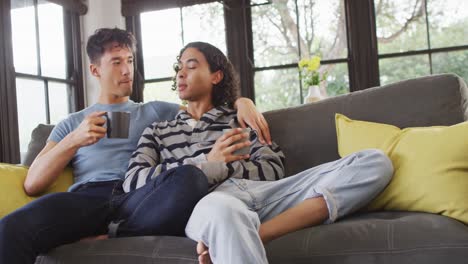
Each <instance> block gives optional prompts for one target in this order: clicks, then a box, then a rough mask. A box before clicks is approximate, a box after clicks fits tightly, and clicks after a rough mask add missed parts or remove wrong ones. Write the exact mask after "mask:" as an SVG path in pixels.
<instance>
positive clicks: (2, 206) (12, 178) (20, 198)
mask: <svg viewBox="0 0 468 264" xmlns="http://www.w3.org/2000/svg"><path fill="white" fill-rule="evenodd" d="M27 173H28V167H26V166H21V165H13V164H6V163H0V218H2V217H3V216H5V215H7V214H9V213H10V212H12V211H14V210H16V209H17V208H19V207H22V206H24V205H26V204H27V203H29V202H31V201H33V200H35V199H37V198H38V197H40V196H34V197H33V196H28V195H27V194H26V193H25V192H24V189H23V183H24V180H25V178H26V175H27ZM72 183H73V171H72V169H71V168H68V167H67V168H66V169H65V170H64V171H63V172H62V173H61V174H60V176H59V178H58V179H57V181H56V182H55V183H54V184H52V186H51V187H50V188H49V189H48V190H47V191H45V192H44V193H43V194H42V195H44V194H48V193H54V192H64V191H67V189H68V187H69V186H70V185H71V184H72Z"/></svg>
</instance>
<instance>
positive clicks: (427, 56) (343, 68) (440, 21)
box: [122, 0, 468, 111]
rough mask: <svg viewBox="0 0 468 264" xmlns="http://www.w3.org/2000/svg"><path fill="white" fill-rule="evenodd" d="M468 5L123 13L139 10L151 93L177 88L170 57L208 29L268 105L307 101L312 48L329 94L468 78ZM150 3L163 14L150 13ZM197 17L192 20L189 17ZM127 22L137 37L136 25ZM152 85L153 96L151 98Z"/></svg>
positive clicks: (137, 6)
mask: <svg viewBox="0 0 468 264" xmlns="http://www.w3.org/2000/svg"><path fill="white" fill-rule="evenodd" d="M465 2H466V0H408V1H406V0H361V1H351V0H348V1H346V0H233V1H215V0H193V1H171V0H161V1H157V2H156V1H152V0H123V1H122V3H123V4H122V10H123V13H124V15H125V16H126V17H127V25H128V21H134V20H135V19H137V18H138V19H139V18H140V17H141V31H143V32H142V33H141V35H142V36H143V41H142V42H143V53H144V54H143V56H142V57H143V61H144V66H145V69H144V70H145V78H146V80H145V82H146V89H145V100H153V99H158V98H160V99H161V100H164V98H167V97H165V96H164V93H163V91H161V90H164V92H165V91H168V90H169V89H168V87H169V86H170V85H171V77H172V75H173V74H172V73H171V69H172V63H173V62H174V60H173V59H172V58H174V57H175V56H176V54H177V51H178V50H179V49H180V47H182V46H183V43H187V42H188V41H187V38H190V37H188V33H194V32H195V33H196V34H204V33H206V32H209V34H204V35H203V36H202V37H200V39H201V40H206V41H208V42H211V43H213V44H215V45H218V46H219V47H222V48H225V51H227V54H228V56H229V58H230V60H231V61H232V62H233V64H234V66H235V67H236V68H237V70H238V71H239V72H240V73H241V84H242V87H241V91H242V92H243V96H249V97H251V98H254V99H255V102H256V104H257V106H258V107H259V108H260V109H261V110H262V111H267V110H272V109H279V108H284V107H289V106H294V105H299V104H301V103H302V102H303V101H304V96H305V95H306V90H307V88H308V87H303V85H302V83H301V81H300V73H299V71H298V68H297V63H298V61H299V60H300V59H302V58H305V57H309V56H312V55H319V56H321V58H322V67H321V68H320V70H321V71H327V72H328V77H327V79H326V82H325V84H324V85H323V87H321V92H322V95H324V96H328V97H331V96H336V95H340V94H344V93H347V92H350V91H357V90H362V89H366V88H369V87H374V86H378V85H381V84H386V83H390V82H394V81H399V80H402V79H406V78H413V77H417V76H422V75H429V74H431V73H443V72H453V73H456V74H458V75H460V76H462V77H463V78H465V80H468V67H467V66H468V63H467V61H468V57H467V56H468V11H467V10H468V9H466V8H462V7H464V4H465ZM179 5H191V6H190V7H182V8H181V7H180V6H179ZM170 7H172V8H173V9H168V8H170ZM174 7H177V8H174ZM148 8H149V9H153V10H159V11H153V12H151V14H152V15H149V14H150V13H149V12H148V13H145V12H147V11H149V10H148ZM184 10H187V12H184ZM188 10H193V11H191V12H188ZM196 10H199V12H200V13H199V14H200V15H197V12H196ZM208 10H210V11H208ZM223 11H224V12H223ZM147 14H148V15H147ZM145 16H148V18H145ZM223 16H224V21H225V22H226V23H225V24H223ZM157 17H160V18H161V20H160V21H159V20H158V18H157ZM193 17H196V19H194V20H193V22H192V23H190V24H186V23H184V21H185V20H190V19H192V18H193ZM213 21H217V22H213ZM130 25H131V27H130V28H131V29H132V30H133V31H134V32H136V34H137V37H138V35H139V30H140V28H139V27H140V26H139V25H138V22H131V23H130ZM189 25H196V27H194V28H193V29H188V28H187V27H188V26H189ZM224 28H225V29H224ZM224 30H225V33H224ZM155 32H157V33H155ZM150 35H152V36H150ZM204 36H207V37H206V38H205V37H204ZM150 37H153V38H154V40H153V42H151V41H150V40H148V39H149V38H150ZM145 38H146V39H145ZM224 38H226V44H224V42H223V41H224ZM160 39H164V40H166V42H164V44H165V45H167V46H168V47H166V48H164V47H165V46H162V45H163V44H162V43H161V41H160ZM151 43H152V44H151ZM169 43H170V44H169ZM158 45H159V46H158ZM162 50H166V52H165V53H164V52H162ZM167 51H169V52H167ZM157 52H159V53H160V54H159V55H158V54H157ZM150 53H155V54H156V55H150ZM151 56H154V58H151ZM158 56H159V57H158ZM148 60H152V62H150V61H148ZM151 63H153V64H151ZM156 64H157V65H156ZM150 91H154V95H151V96H149V95H148V93H149V92H150ZM169 95H170V96H171V97H173V98H177V97H176V94H175V93H173V92H169ZM158 96H159V97H158ZM171 100H172V99H171Z"/></svg>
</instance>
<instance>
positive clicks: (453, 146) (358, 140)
mask: <svg viewBox="0 0 468 264" xmlns="http://www.w3.org/2000/svg"><path fill="white" fill-rule="evenodd" d="M335 121H336V132H337V137H338V152H339V154H340V156H342V157H344V156H346V155H348V154H351V153H353V152H356V151H359V150H363V149H365V148H377V149H381V150H382V151H384V152H385V153H386V154H387V155H388V156H389V158H390V159H391V160H392V162H393V167H394V170H395V172H394V175H393V179H392V180H391V182H390V183H389V185H388V186H387V187H386V188H385V189H384V191H383V192H382V193H380V195H379V196H377V197H376V198H375V199H374V200H373V201H372V202H371V203H370V204H369V206H368V208H367V209H368V210H404V211H420V212H429V213H436V214H442V215H445V216H449V217H452V218H455V219H458V220H460V221H462V222H464V223H465V224H468V122H463V123H459V124H456V125H453V126H445V127H444V126H435V127H414V128H405V129H399V128H397V127H395V126H391V125H387V124H379V123H373V122H366V121H358V120H352V119H349V118H347V117H346V116H344V115H341V114H336V116H335Z"/></svg>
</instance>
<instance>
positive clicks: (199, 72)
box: [123, 42, 393, 264]
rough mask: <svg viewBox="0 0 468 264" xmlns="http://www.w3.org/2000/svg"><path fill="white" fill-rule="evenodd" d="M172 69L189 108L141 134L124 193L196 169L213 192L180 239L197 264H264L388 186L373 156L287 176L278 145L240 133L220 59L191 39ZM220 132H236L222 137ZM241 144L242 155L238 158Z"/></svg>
mask: <svg viewBox="0 0 468 264" xmlns="http://www.w3.org/2000/svg"><path fill="white" fill-rule="evenodd" d="M177 65H178V66H177V74H176V79H175V82H176V83H177V86H176V87H177V90H178V93H179V97H180V98H181V99H183V100H186V101H187V102H188V106H187V109H186V110H181V111H179V113H178V114H177V116H176V119H175V120H172V121H166V122H159V123H153V124H152V125H151V126H150V127H148V128H146V129H145V130H144V132H143V134H142V136H141V138H140V141H139V143H138V148H137V150H136V151H135V152H134V153H133V155H132V158H131V160H130V163H129V167H128V170H127V173H126V176H125V181H124V184H123V187H124V190H125V191H126V192H131V191H134V190H136V189H138V188H141V187H143V186H145V184H146V183H147V182H150V181H151V180H152V179H155V178H158V177H161V176H160V175H162V174H164V173H166V172H167V171H170V170H173V169H174V168H178V167H180V166H195V167H197V168H199V169H200V170H201V171H202V172H203V173H204V174H205V176H206V178H207V180H208V183H209V185H210V187H211V190H212V191H211V192H210V193H209V194H207V195H206V196H205V197H204V198H202V199H201V200H200V201H199V202H198V203H197V205H196V206H195V208H194V209H193V212H192V215H191V216H190V219H189V221H188V224H187V226H186V228H185V233H186V235H187V236H188V237H189V238H191V239H193V240H195V241H198V242H199V243H198V246H197V252H198V254H199V262H200V263H210V262H211V260H213V262H214V263H255V264H259V263H268V260H267V257H266V253H265V249H264V244H265V243H267V242H269V241H271V240H273V239H275V238H277V237H279V236H282V235H284V234H287V233H290V232H293V231H296V230H298V229H302V228H305V227H309V226H312V225H317V224H322V223H332V222H334V221H335V220H336V219H337V218H339V217H342V216H344V215H346V214H349V213H351V212H353V211H355V210H356V209H358V208H360V207H361V206H363V205H365V204H366V203H367V202H369V201H370V200H371V199H372V198H373V197H374V196H376V195H377V194H378V193H379V192H380V191H381V190H382V189H383V188H384V187H385V185H386V184H387V183H388V182H389V180H390V178H391V176H392V172H393V168H392V164H391V162H390V160H389V159H388V158H387V157H386V156H385V154H383V153H382V152H380V151H377V150H366V151H362V152H358V153H355V154H352V155H350V156H348V157H345V158H342V159H340V160H337V161H333V162H330V163H326V164H322V165H320V166H317V167H314V168H311V169H308V170H306V171H303V172H301V173H299V174H296V175H294V176H290V177H287V178H285V177H284V176H285V175H284V159H285V157H284V154H283V152H282V151H281V150H280V148H279V147H278V146H277V145H276V144H275V143H274V142H273V143H272V144H269V145H264V144H262V143H260V142H259V141H258V140H257V138H256V135H255V133H252V134H250V133H243V132H242V129H240V128H239V123H238V122H237V116H236V111H235V110H233V109H232V104H233V102H234V100H235V99H236V98H237V95H238V87H239V84H238V78H237V76H236V73H235V71H234V69H233V66H232V65H231V63H230V62H229V60H228V59H227V58H226V56H225V55H224V54H223V53H222V52H221V51H220V50H219V49H218V48H216V47H214V46H212V45H211V44H208V43H204V42H192V43H189V44H187V45H186V46H185V47H184V48H183V49H182V50H181V52H180V55H179V57H178V64H177ZM226 128H234V129H232V130H231V131H230V132H227V133H223V130H224V129H226ZM243 139H249V140H247V141H245V142H241V141H242V140H243ZM247 146H248V147H249V148H250V152H249V154H246V155H236V153H235V151H236V150H239V149H241V148H244V147H247ZM168 199H170V197H168Z"/></svg>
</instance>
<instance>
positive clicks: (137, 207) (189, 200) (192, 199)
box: [109, 165, 208, 237]
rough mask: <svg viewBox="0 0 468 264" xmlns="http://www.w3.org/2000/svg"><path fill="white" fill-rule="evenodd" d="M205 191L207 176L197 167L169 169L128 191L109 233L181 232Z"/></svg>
mask: <svg viewBox="0 0 468 264" xmlns="http://www.w3.org/2000/svg"><path fill="white" fill-rule="evenodd" d="M207 193H208V180H207V178H206V176H205V174H204V173H203V172H202V171H201V170H200V169H198V168H197V167H195V166H192V165H184V166H180V167H177V168H174V169H171V170H168V171H166V172H164V173H163V174H161V175H159V176H157V177H156V178H155V179H153V180H151V181H150V182H148V183H147V184H146V185H145V186H143V187H141V188H139V189H137V190H135V191H133V192H130V193H128V194H127V197H126V199H125V200H124V201H123V203H122V205H121V206H119V208H118V211H119V212H118V216H117V217H116V219H117V220H116V221H114V223H115V227H114V228H109V231H110V236H111V237H112V236H119V237H124V236H142V235H172V236H184V235H185V231H184V230H185V226H186V224H187V221H188V219H189V217H190V214H191V213H192V211H193V208H194V207H195V205H196V204H197V203H198V201H199V200H200V199H201V198H203V197H204V196H205V195H206V194H207ZM114 223H113V224H114ZM113 224H111V226H112V225H113Z"/></svg>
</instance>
